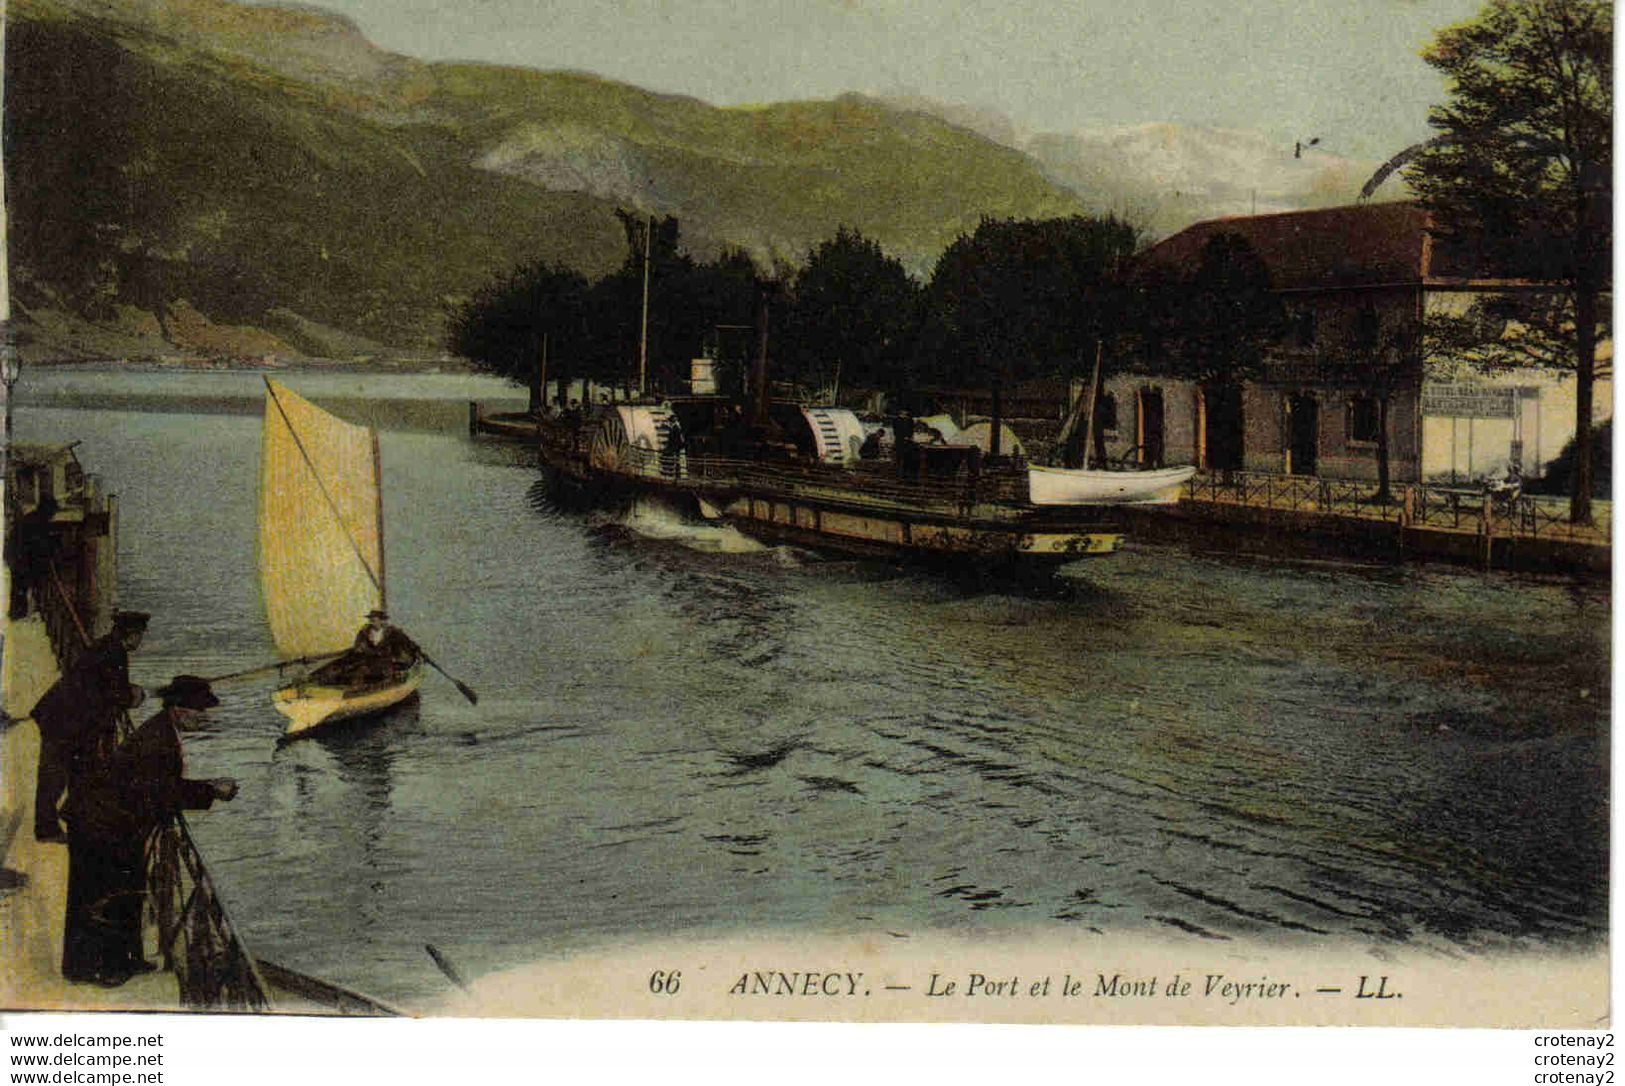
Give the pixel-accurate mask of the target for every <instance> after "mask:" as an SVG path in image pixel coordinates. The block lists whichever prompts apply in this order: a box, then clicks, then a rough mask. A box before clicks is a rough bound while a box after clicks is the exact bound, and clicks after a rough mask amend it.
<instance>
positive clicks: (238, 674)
mask: <svg viewBox="0 0 1625 1086" xmlns="http://www.w3.org/2000/svg"><path fill="white" fill-rule="evenodd" d="M342 655H344V654H343V653H341V652H325V653H322V654H321V655H319V656H301V657H299V658H298V659H295V660H278V661H277V662H276V663H274V664H262V665H260V666H259V667H251V668H249V669H248V670H246V671H233V672H230V673H229V674H226V675H211V676H209V677H208V678H207V679H205V680H204V682H207V683H210V684H211V685H212V684H214V683H223V682H227V681H228V680H231V679H249V678H253V677H254V676H255V675H265V674H268V673H270V672H272V671H280V670H282V669H283V668H285V667H295V666H298V665H303V664H314V663H315V662H316V661H318V660H331V659H333V658H334V657H337V656H342Z"/></svg>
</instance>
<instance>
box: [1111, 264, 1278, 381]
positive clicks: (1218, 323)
mask: <svg viewBox="0 0 1625 1086" xmlns="http://www.w3.org/2000/svg"><path fill="white" fill-rule="evenodd" d="M1146 287H1147V289H1146V291H1145V292H1144V293H1143V294H1142V295H1141V298H1142V300H1143V304H1144V311H1143V315H1142V318H1141V323H1142V328H1143V336H1144V339H1145V340H1146V344H1147V351H1146V353H1147V355H1148V356H1149V357H1150V358H1152V359H1154V360H1156V361H1157V362H1158V364H1159V368H1161V369H1164V370H1165V371H1166V372H1168V373H1169V374H1170V375H1171V376H1177V377H1184V378H1186V379H1188V380H1192V381H1195V382H1197V383H1199V384H1204V385H1218V384H1237V383H1239V382H1241V381H1244V380H1246V379H1247V378H1249V377H1254V376H1257V375H1258V373H1259V372H1260V370H1261V368H1262V364H1263V359H1264V355H1265V351H1266V349H1267V348H1268V347H1269V346H1270V345H1272V344H1274V343H1276V342H1278V341H1279V340H1280V338H1281V336H1282V334H1283V333H1284V331H1285V327H1286V310H1285V307H1284V306H1283V304H1282V302H1281V299H1280V296H1279V295H1278V294H1276V293H1275V292H1274V291H1273V290H1271V289H1270V275H1269V268H1268V267H1266V266H1265V264H1264V261H1263V259H1262V258H1260V257H1259V255H1258V253H1257V251H1256V250H1254V249H1253V247H1252V245H1251V244H1250V243H1249V242H1248V241H1247V239H1246V238H1244V237H1242V236H1241V235H1240V234H1235V233H1221V234H1215V235H1214V236H1213V237H1211V238H1209V239H1208V241H1207V244H1205V245H1203V246H1202V252H1201V256H1200V257H1199V258H1198V261H1197V265H1196V267H1195V268H1193V269H1191V270H1190V272H1189V273H1188V274H1186V275H1184V276H1182V277H1178V278H1173V279H1163V280H1160V281H1154V282H1150V283H1148V284H1146Z"/></svg>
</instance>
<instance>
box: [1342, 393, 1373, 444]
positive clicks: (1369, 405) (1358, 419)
mask: <svg viewBox="0 0 1625 1086" xmlns="http://www.w3.org/2000/svg"><path fill="white" fill-rule="evenodd" d="M1378 418H1379V412H1378V411H1377V401H1376V400H1374V399H1372V398H1371V397H1370V396H1356V397H1355V398H1354V399H1352V400H1350V401H1349V440H1350V441H1351V442H1354V441H1358V442H1364V443H1365V444H1368V445H1375V444H1376V443H1377V434H1378V421H1377V420H1378Z"/></svg>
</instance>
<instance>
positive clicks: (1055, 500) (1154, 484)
mask: <svg viewBox="0 0 1625 1086" xmlns="http://www.w3.org/2000/svg"><path fill="white" fill-rule="evenodd" d="M1195 474H1196V469H1195V468H1194V467H1189V466H1186V467H1178V468H1146V469H1140V470H1133V469H1130V470H1125V471H1103V470H1101V469H1099V468H1052V467H1045V466H1042V465H1038V464H1030V465H1028V467H1027V481H1028V487H1029V499H1028V500H1030V501H1031V502H1032V503H1033V504H1034V505H1166V504H1169V503H1171V502H1176V501H1178V500H1179V491H1180V488H1181V487H1183V486H1184V485H1185V482H1186V481H1187V480H1188V479H1190V477H1191V476H1193V475H1195Z"/></svg>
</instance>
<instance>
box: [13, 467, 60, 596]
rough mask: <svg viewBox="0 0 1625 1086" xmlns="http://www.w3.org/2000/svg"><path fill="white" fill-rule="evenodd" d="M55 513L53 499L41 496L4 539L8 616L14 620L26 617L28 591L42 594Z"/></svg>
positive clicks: (55, 508)
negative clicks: (8, 584)
mask: <svg viewBox="0 0 1625 1086" xmlns="http://www.w3.org/2000/svg"><path fill="white" fill-rule="evenodd" d="M56 510H57V505H56V499H55V498H53V497H51V496H50V495H49V494H47V495H45V496H44V497H42V498H41V499H40V500H39V504H38V505H36V506H35V507H34V509H33V510H32V511H31V512H29V513H26V514H24V515H22V516H19V517H18V518H17V519H16V520H15V521H13V522H12V528H11V532H10V534H8V535H7V536H6V564H7V565H8V566H9V567H11V601H10V604H11V605H10V609H9V612H8V613H9V614H10V616H11V617H12V618H14V619H18V618H23V617H25V616H26V615H27V614H28V594H29V592H30V591H34V592H36V593H38V592H43V591H44V587H43V586H44V583H45V580H46V578H47V577H48V576H49V574H50V570H51V552H52V549H53V547H54V541H53V539H52V536H51V524H52V520H53V518H54V517H55V516H56ZM8 511H10V510H8Z"/></svg>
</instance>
